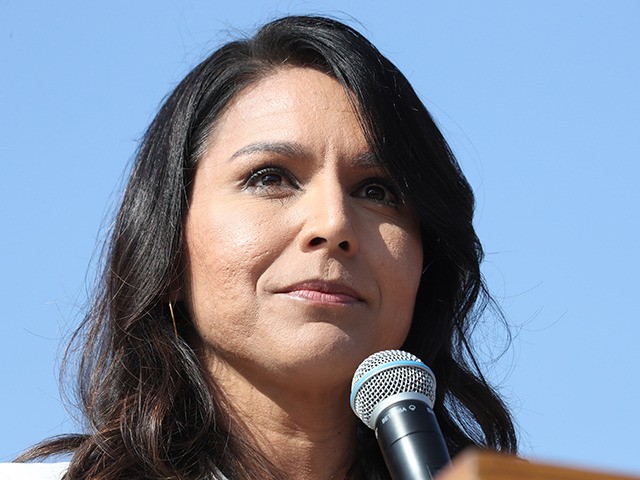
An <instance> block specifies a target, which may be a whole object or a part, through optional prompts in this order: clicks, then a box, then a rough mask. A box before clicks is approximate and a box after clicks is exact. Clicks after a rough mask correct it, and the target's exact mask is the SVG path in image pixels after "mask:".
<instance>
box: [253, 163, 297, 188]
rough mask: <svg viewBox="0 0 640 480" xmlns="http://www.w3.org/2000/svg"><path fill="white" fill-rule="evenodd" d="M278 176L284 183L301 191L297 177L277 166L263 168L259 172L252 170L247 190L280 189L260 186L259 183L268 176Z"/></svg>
mask: <svg viewBox="0 0 640 480" xmlns="http://www.w3.org/2000/svg"><path fill="white" fill-rule="evenodd" d="M269 174H271V175H277V176H279V177H280V179H281V181H282V182H286V183H289V185H290V186H291V187H293V188H294V189H296V190H299V189H300V187H299V185H298V181H297V180H296V179H295V177H294V176H293V175H292V174H291V173H290V172H289V171H288V170H286V169H284V168H281V167H276V166H268V167H262V168H259V169H257V170H252V171H251V173H250V174H249V176H248V177H247V179H246V180H245V182H244V186H245V188H265V189H270V188H274V187H279V186H280V185H258V182H260V180H262V179H263V178H264V177H265V176H266V175H269Z"/></svg>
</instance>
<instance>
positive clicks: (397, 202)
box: [355, 177, 404, 208]
mask: <svg viewBox="0 0 640 480" xmlns="http://www.w3.org/2000/svg"><path fill="white" fill-rule="evenodd" d="M369 187H381V188H382V189H384V191H385V197H386V196H387V195H388V196H389V197H391V198H390V199H389V200H379V199H377V198H368V197H364V198H366V199H368V200H371V201H373V202H375V203H378V204H380V205H384V206H388V207H394V208H398V207H400V206H401V205H403V203H404V202H403V201H402V195H401V194H400V191H399V190H398V188H397V187H396V186H395V185H394V184H393V182H391V181H390V180H388V179H386V178H380V177H378V178H367V179H366V180H364V181H363V182H362V183H361V184H360V186H359V187H358V188H356V189H355V192H358V191H360V190H362V191H366V189H367V188H369Z"/></svg>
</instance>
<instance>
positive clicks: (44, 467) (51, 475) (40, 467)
mask: <svg viewBox="0 0 640 480" xmlns="http://www.w3.org/2000/svg"><path fill="white" fill-rule="evenodd" d="M68 467H69V463H68V462H62V463H0V480H60V479H61V478H62V475H64V472H66V471H67V468H68Z"/></svg>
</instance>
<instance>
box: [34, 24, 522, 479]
mask: <svg viewBox="0 0 640 480" xmlns="http://www.w3.org/2000/svg"><path fill="white" fill-rule="evenodd" d="M287 67H305V68H313V69H317V70H319V71H321V72H324V73H326V74H327V75H330V76H331V77H334V78H335V79H337V81H338V82H340V84H341V85H342V86H343V87H344V89H345V91H346V92H347V94H348V95H349V98H350V99H351V101H352V102H353V105H354V107H355V109H356V111H357V112H358V115H359V118H360V121H361V124H362V127H363V130H364V132H365V135H366V137H367V139H368V141H369V143H370V145H371V148H372V150H373V152H374V153H375V155H376V157H377V158H378V160H379V162H380V163H381V165H382V166H383V167H384V168H385V169H387V171H388V172H389V173H390V174H391V175H392V176H393V178H395V179H396V181H397V183H398V184H399V185H400V186H401V189H402V190H403V194H404V197H405V198H406V200H407V202H408V203H409V204H410V205H411V206H412V207H413V209H414V210H415V211H416V212H417V215H418V217H419V219H420V225H421V235H422V242H423V248H424V264H425V268H424V272H423V275H422V281H421V284H420V287H419V290H418V295H417V299H416V305H415V312H414V318H413V322H412V326H411V329H410V332H409V335H408V338H407V340H406V342H405V345H404V346H403V349H405V350H407V351H409V352H411V353H413V354H415V355H417V356H418V357H420V358H421V359H422V360H423V361H425V362H426V363H427V364H429V365H430V366H431V368H432V369H433V370H434V372H435V374H436V377H437V378H438V396H437V399H436V405H435V412H436V415H437V416H438V419H439V422H440V425H441V428H442V431H443V434H444V437H445V439H446V442H447V446H448V448H449V450H450V452H451V454H452V455H455V454H456V453H457V452H459V451H460V450H461V449H463V448H464V447H467V446H470V445H479V446H486V447H490V448H494V449H498V450H502V451H508V452H515V451H516V435H515V431H514V427H513V422H512V419H511V417H510V414H509V412H508V410H507V408H506V407H505V404H504V403H503V401H502V400H501V399H500V397H499V396H498V395H497V394H496V392H495V391H494V390H493V389H492V388H491V386H490V385H489V384H488V383H487V381H486V380H485V378H484V377H483V375H482V373H481V372H480V369H479V367H478V363H477V362H476V360H475V358H474V354H473V349H472V348H471V344H470V341H471V340H470V337H471V332H472V330H473V327H474V324H475V322H476V320H477V318H478V316H479V315H480V314H481V313H482V311H483V309H484V307H485V306H486V305H487V303H488V302H491V299H490V297H489V296H488V294H487V291H486V288H485V285H484V283H483V279H482V276H481V273H480V262H481V261H482V256H483V253H482V247H481V244H480V242H479V241H478V238H477V236H476V234H475V231H474V228H473V224H472V217H473V209H474V197H473V193H472V190H471V188H470V186H469V184H468V183H467V181H466V179H465V177H464V175H463V174H462V172H461V170H460V167H459V165H458V163H457V161H456V160H455V158H454V155H453V154H452V152H451V150H450V149H449V147H448V145H447V142H446V141H445V139H444V138H443V136H442V134H441V132H440V131H439V129H438V128H437V126H436V124H435V122H434V121H433V119H432V118H431V116H430V114H429V112H428V111H427V109H426V108H425V106H424V105H423V103H422V102H421V101H420V99H419V98H418V96H417V95H416V93H415V91H414V90H413V88H412V87H411V85H410V84H409V82H408V81H407V79H406V78H405V77H404V75H403V74H402V73H401V72H400V71H399V70H398V69H397V68H396V67H395V65H393V64H392V63H391V62H390V61H389V60H388V59H387V58H385V57H384V56H383V55H382V54H381V53H380V52H379V51H378V50H377V49H376V48H375V47H374V46H373V45H371V43H370V42H368V41H367V40H366V39H365V38H364V37H363V36H362V35H360V34H359V33H358V32H356V31H355V30H353V29H352V28H350V27H349V26H346V25H344V24H342V23H340V22H338V21H335V20H332V19H328V18H324V17H309V16H290V17H285V18H282V19H279V20H275V21H273V22H271V23H268V24H267V25H265V26H263V27H262V28H261V29H259V30H258V32H257V33H256V34H255V36H253V37H251V38H248V39H245V40H239V41H234V42H231V43H228V44H226V45H224V46H222V47H221V48H220V49H219V50H217V51H216V52H214V53H213V54H212V55H211V56H210V57H209V58H207V59H206V60H204V61H203V62H202V63H200V64H199V65H198V66H197V67H196V68H194V69H193V70H192V71H191V72H190V73H189V74H188V75H187V76H186V78H185V79H184V80H183V81H182V82H181V83H180V84H179V85H178V86H177V87H176V88H175V90H174V91H173V92H172V93H171V94H170V96H169V97H168V98H167V99H166V101H165V102H164V104H163V105H162V107H161V108H160V110H159V112H158V114H157V116H156V117H155V119H154V120H153V122H152V124H151V126H150V127H149V129H148V130H147V132H146V134H145V136H144V139H143V141H142V143H141V145H140V148H139V151H138V153H137V156H136V160H135V163H134V165H133V167H132V171H131V174H130V178H129V183H128V185H127V188H126V191H125V194H124V197H123V200H122V203H121V205H120V209H119V211H118V213H117V217H116V221H115V223H114V227H113V232H112V235H111V238H110V242H109V244H108V249H107V254H106V258H105V265H104V272H103V276H102V279H101V282H100V284H99V288H98V289H97V291H96V294H95V298H94V302H93V304H92V305H93V306H92V308H91V309H90V310H89V311H88V313H87V315H86V318H85V320H84V322H83V324H82V325H81V326H80V328H79V330H78V331H77V332H76V334H75V337H74V340H75V341H76V343H77V342H80V343H81V344H82V345H83V346H82V351H81V352H82V353H81V358H80V363H79V372H78V373H79V375H78V378H79V384H78V392H79V400H80V406H81V408H82V410H83V413H84V416H85V418H86V422H87V433H85V434H80V435H69V436H64V437H60V438H56V439H53V440H49V441H46V442H44V443H42V444H40V445H38V446H36V447H35V448H34V449H32V450H31V451H30V452H28V453H27V454H26V455H25V456H23V459H29V458H35V457H37V456H41V455H48V454H53V453H60V452H64V451H72V452H73V457H72V461H71V464H70V468H69V471H68V473H67V477H66V478H68V479H88V478H91V479H111V480H112V479H124V478H176V479H177V478H180V479H191V478H198V479H204V478H213V475H214V472H216V471H221V472H224V473H225V474H226V475H227V476H229V477H230V478H256V479H257V478H277V473H274V469H273V468H272V466H271V465H270V464H269V462H268V461H267V460H266V459H264V458H262V457H261V456H260V455H259V454H258V453H256V451H255V449H254V448H253V446H252V440H251V437H250V436H249V435H248V434H246V433H243V432H244V431H243V429H242V426H241V425H236V424H234V423H233V422H234V420H233V406H232V405H228V404H226V402H225V401H224V396H223V395H222V392H219V391H217V387H216V384H215V379H210V378H208V375H207V373H205V371H204V369H203V368H202V366H201V365H200V364H199V362H198V360H197V357H196V355H195V354H194V351H193V350H192V348H191V346H190V345H189V343H188V341H186V340H185V339H186V338H187V337H188V332H189V329H190V320H189V313H188V311H187V309H186V307H185V306H184V305H181V304H178V305H176V307H175V310H176V312H175V314H176V315H175V318H176V320H177V325H176V328H177V332H178V335H176V334H175V332H174V325H173V321H172V317H171V312H170V310H169V308H168V299H169V298H170V296H171V292H172V291H175V288H176V285H178V286H179V284H180V279H181V272H180V265H181V254H182V250H183V244H182V242H183V240H182V233H183V232H182V222H183V218H184V215H185V212H186V210H187V208H188V198H189V192H190V185H191V181H192V178H193V174H194V170H195V167H196V165H197V162H198V159H199V158H200V157H201V156H202V154H203V153H204V149H205V145H206V144H207V139H208V136H209V135H210V134H211V132H212V130H213V126H214V125H215V122H216V120H217V119H218V118H219V116H220V113H221V112H222V111H223V109H224V108H225V106H226V105H228V103H229V101H230V100H231V99H233V98H234V97H235V96H236V95H238V93H239V92H241V91H242V90H243V89H244V88H246V87H247V86H249V85H251V84H254V83H255V82H257V81H259V80H260V79H262V78H265V77H266V76H268V75H269V74H271V73H273V72H275V71H278V70H279V69H282V68H287ZM359 438H360V443H361V446H360V455H359V458H358V460H357V464H356V465H355V466H354V468H356V469H359V471H360V472H361V473H362V474H363V475H364V476H365V477H366V478H388V474H387V473H386V470H385V469H384V465H383V463H382V462H381V459H380V454H379V452H378V449H377V448H376V446H375V445H374V441H373V435H372V434H371V432H369V431H367V430H364V429H363V430H362V431H361V432H360V435H359Z"/></svg>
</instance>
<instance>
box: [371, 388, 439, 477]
mask: <svg viewBox="0 0 640 480" xmlns="http://www.w3.org/2000/svg"><path fill="white" fill-rule="evenodd" d="M375 432H376V438H377V439H378V444H379V445H380V449H381V450H382V456H383V457H384V460H385V463H386V464H387V468H388V469H389V473H390V474H391V478H393V480H432V479H433V477H434V476H435V474H436V473H437V471H438V470H440V468H442V467H444V466H445V465H447V464H448V463H449V462H450V461H451V459H450V458H449V451H448V450H447V447H446V445H445V443H444V439H443V437H442V432H441V431H440V427H439V426H438V422H437V420H436V416H435V414H434V413H433V410H432V409H431V408H430V407H429V406H428V405H427V404H426V403H424V402H422V401H420V400H417V399H400V400H399V401H397V402H393V403H391V404H390V405H389V406H388V407H387V408H385V409H384V410H382V411H381V412H380V415H378V418H377V420H376V428H375Z"/></svg>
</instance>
